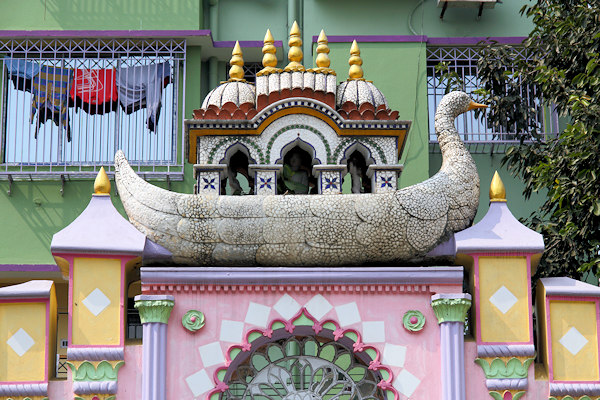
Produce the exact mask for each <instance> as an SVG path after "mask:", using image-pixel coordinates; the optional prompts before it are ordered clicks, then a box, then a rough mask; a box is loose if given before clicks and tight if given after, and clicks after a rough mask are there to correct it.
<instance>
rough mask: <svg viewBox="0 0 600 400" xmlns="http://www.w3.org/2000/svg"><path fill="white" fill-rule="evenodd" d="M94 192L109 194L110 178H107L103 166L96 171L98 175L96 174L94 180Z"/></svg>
mask: <svg viewBox="0 0 600 400" xmlns="http://www.w3.org/2000/svg"><path fill="white" fill-rule="evenodd" d="M94 194H99V195H101V196H110V179H108V175H106V171H105V170H104V167H101V168H100V171H98V175H96V180H95V181H94Z"/></svg>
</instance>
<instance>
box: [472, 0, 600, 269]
mask: <svg viewBox="0 0 600 400" xmlns="http://www.w3.org/2000/svg"><path fill="white" fill-rule="evenodd" d="M521 14H524V15H526V16H527V17H529V18H531V19H532V21H533V23H534V28H533V31H532V32H531V33H530V34H529V37H528V38H527V39H526V40H525V41H524V42H523V48H522V49H516V48H513V47H510V46H505V45H499V44H497V43H486V44H485V45H484V46H483V47H482V51H481V54H480V61H479V63H478V70H479V71H478V74H479V78H480V79H481V83H482V88H481V89H480V90H478V91H477V93H478V94H479V95H480V96H482V97H483V100H484V101H486V102H487V104H488V105H489V106H490V109H489V113H488V122H489V124H492V125H493V126H494V127H496V129H498V130H501V131H504V132H515V133H516V134H518V137H519V138H520V139H521V143H520V145H518V146H513V147H511V148H509V149H508V150H507V152H506V154H505V157H504V159H503V164H505V165H506V166H507V168H508V169H509V171H511V173H512V174H513V175H515V176H517V177H518V178H520V179H521V180H522V181H523V182H524V184H525V192H524V195H525V196H526V197H527V198H529V196H530V195H531V193H533V192H538V191H540V190H544V189H546V190H547V197H546V199H545V201H544V203H543V205H542V207H541V208H540V209H539V210H537V211H536V212H535V213H534V214H533V215H532V216H531V217H530V218H529V219H528V220H527V221H525V222H526V223H527V224H528V225H529V226H530V227H532V229H535V230H537V231H539V232H541V233H542V234H543V235H544V240H545V243H546V251H545V253H544V256H543V258H542V261H541V264H540V268H539V269H538V271H540V275H541V276H552V275H554V276H555V275H567V276H571V277H574V278H579V277H581V273H582V272H585V271H592V272H593V273H595V274H596V275H598V274H599V267H600V254H599V252H600V66H599V64H600V19H599V16H600V0H592V1H582V0H575V1H570V0H537V1H536V2H535V3H532V4H529V5H526V6H524V7H523V8H522V9H521ZM531 91H536V93H535V95H536V96H537V97H538V98H541V100H540V101H541V102H542V103H543V105H544V106H545V107H547V108H551V107H554V108H555V110H556V111H557V112H558V113H559V115H562V116H565V117H566V118H567V120H568V121H569V123H568V124H567V126H566V129H564V130H563V131H562V132H559V133H558V135H556V136H555V137H544V136H543V135H540V134H538V132H540V126H538V123H537V122H536V118H535V113H536V107H534V106H532V105H531V104H529V105H528V104H527V102H526V101H524V100H523V98H524V97H525V96H526V95H528V94H531ZM538 108H539V107H538ZM525 142H531V143H525Z"/></svg>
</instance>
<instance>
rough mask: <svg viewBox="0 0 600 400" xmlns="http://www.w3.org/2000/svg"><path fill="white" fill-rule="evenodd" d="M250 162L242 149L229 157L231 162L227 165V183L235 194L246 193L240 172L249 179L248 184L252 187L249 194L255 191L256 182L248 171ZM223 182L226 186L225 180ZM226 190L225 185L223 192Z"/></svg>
mask: <svg viewBox="0 0 600 400" xmlns="http://www.w3.org/2000/svg"><path fill="white" fill-rule="evenodd" d="M248 164H249V161H248V156H246V155H245V154H244V153H242V152H241V151H237V152H236V153H235V154H233V155H232V156H231V158H230V159H229V164H228V165H227V184H228V185H229V188H230V189H231V194H232V195H234V196H240V195H242V194H246V193H245V192H244V189H243V188H242V185H241V184H240V181H239V180H238V174H241V175H242V176H244V177H245V178H246V179H247V180H248V185H249V187H250V189H249V193H248V194H253V192H254V182H253V179H252V178H251V177H250V174H249V173H248ZM222 184H223V186H224V185H225V181H223V183H222ZM224 192H225V188H224V187H223V193H224Z"/></svg>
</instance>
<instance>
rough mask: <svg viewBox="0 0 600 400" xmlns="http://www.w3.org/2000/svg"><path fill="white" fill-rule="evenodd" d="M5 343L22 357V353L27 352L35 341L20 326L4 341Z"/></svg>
mask: <svg viewBox="0 0 600 400" xmlns="http://www.w3.org/2000/svg"><path fill="white" fill-rule="evenodd" d="M6 344H8V345H9V346H10V348H11V349H13V350H14V351H15V353H17V354H18V355H19V357H22V356H23V354H25V353H27V351H28V350H29V349H30V348H31V347H32V346H33V345H34V344H35V341H34V340H33V338H32V337H31V336H29V334H28V333H27V332H25V330H24V329H23V328H21V329H19V330H18V331H17V332H15V334H14V335H12V336H11V337H10V338H9V339H8V340H7V341H6Z"/></svg>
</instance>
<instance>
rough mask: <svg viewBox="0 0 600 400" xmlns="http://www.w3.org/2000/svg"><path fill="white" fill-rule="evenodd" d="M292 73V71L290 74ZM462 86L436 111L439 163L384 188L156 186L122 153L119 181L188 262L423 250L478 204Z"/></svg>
mask: <svg viewBox="0 0 600 400" xmlns="http://www.w3.org/2000/svg"><path fill="white" fill-rule="evenodd" d="M290 78H291V77H290ZM469 102H470V98H469V97H468V96H467V95H466V94H465V93H462V92H453V93H450V94H448V95H446V96H444V98H443V99H442V101H441V102H440V105H439V107H438V110H437V112H436V116H435V129H436V133H437V134H438V142H439V144H440V148H441V152H442V157H443V162H442V167H441V168H440V171H439V172H438V173H437V174H436V175H434V176H433V177H431V178H430V179H428V180H426V181H424V182H422V183H419V184H417V185H414V186H410V187H407V188H404V189H401V190H396V191H390V192H387V193H381V194H350V195H285V196H283V195H280V196H276V195H267V196H213V195H190V194H179V193H173V192H169V191H167V190H164V189H160V188H158V187H156V186H153V185H151V184H149V183H147V182H146V181H144V180H143V179H141V178H140V177H139V176H137V175H136V174H135V172H134V171H133V170H132V169H131V167H130V166H129V164H128V162H127V160H126V159H125V156H124V155H123V153H122V152H121V151H119V152H118V153H117V154H116V156H115V172H116V173H115V179H116V182H117V186H118V189H119V194H120V196H121V200H122V202H123V206H124V207H125V211H126V212H127V215H128V216H129V219H130V221H131V223H132V224H133V225H134V226H135V227H136V228H137V229H139V230H140V231H141V232H142V233H144V234H145V235H147V236H148V238H149V239H151V240H153V241H154V242H156V243H158V244H160V245H162V246H164V247H165V248H167V249H168V250H170V251H171V252H172V253H173V258H174V260H173V261H174V262H178V263H182V264H190V265H271V266H339V265H352V264H353V265H357V264H361V263H365V262H401V261H410V260H416V259H422V257H423V256H424V255H425V254H427V252H429V251H430V250H432V249H433V248H434V247H435V246H437V245H438V244H439V243H441V242H442V241H444V240H446V239H447V238H448V237H449V236H450V235H451V234H452V233H454V232H457V231H460V230H462V229H465V228H467V227H468V226H469V225H470V224H471V222H472V220H473V218H474V216H475V213H476V211H477V206H478V200H479V176H478V174H477V169H476V167H475V163H474V162H473V159H472V158H471V155H470V154H469V152H468V151H467V149H466V148H465V146H464V144H463V143H462V141H461V140H460V137H459V136H458V134H457V132H456V129H455V128H454V119H455V118H456V117H457V116H458V115H459V114H461V113H463V112H465V111H466V110H467V107H468V105H469Z"/></svg>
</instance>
